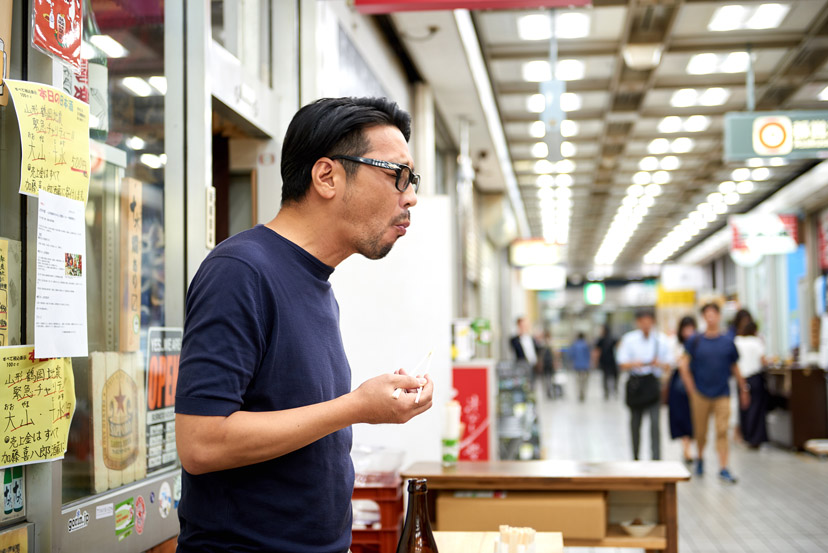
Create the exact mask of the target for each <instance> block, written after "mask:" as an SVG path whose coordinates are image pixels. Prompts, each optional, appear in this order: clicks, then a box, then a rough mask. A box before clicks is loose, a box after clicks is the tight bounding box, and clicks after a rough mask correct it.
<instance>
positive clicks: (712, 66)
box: [685, 52, 720, 75]
mask: <svg viewBox="0 0 828 553" xmlns="http://www.w3.org/2000/svg"><path fill="white" fill-rule="evenodd" d="M719 63H720V62H719V57H718V56H717V55H716V54H712V53H709V52H705V53H702V54H695V55H693V56H691V57H690V61H689V62H687V68H686V69H685V71H687V73H689V74H690V75H707V74H709V73H716V67H717V66H718V65H719Z"/></svg>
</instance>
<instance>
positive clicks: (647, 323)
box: [635, 315, 654, 334]
mask: <svg viewBox="0 0 828 553" xmlns="http://www.w3.org/2000/svg"><path fill="white" fill-rule="evenodd" d="M635 322H636V324H637V325H638V329H639V330H640V331H641V332H643V333H644V334H649V333H650V331H651V330H652V329H653V322H654V321H653V318H652V317H650V316H649V315H644V316H643V317H638V318H637V319H636V320H635Z"/></svg>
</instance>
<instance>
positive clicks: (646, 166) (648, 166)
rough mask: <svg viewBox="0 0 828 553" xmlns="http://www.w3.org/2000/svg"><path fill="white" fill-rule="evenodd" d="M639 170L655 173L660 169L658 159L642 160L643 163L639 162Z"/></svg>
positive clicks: (647, 158)
mask: <svg viewBox="0 0 828 553" xmlns="http://www.w3.org/2000/svg"><path fill="white" fill-rule="evenodd" d="M638 168H639V169H641V170H642V171H655V170H656V169H658V158H656V157H653V156H647V157H645V158H641V161H639V162H638Z"/></svg>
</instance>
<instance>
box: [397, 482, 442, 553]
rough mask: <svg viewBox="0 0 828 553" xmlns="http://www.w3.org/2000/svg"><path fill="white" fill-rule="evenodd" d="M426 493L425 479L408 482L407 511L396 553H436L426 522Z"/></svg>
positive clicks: (429, 525) (428, 525) (429, 526)
mask: <svg viewBox="0 0 828 553" xmlns="http://www.w3.org/2000/svg"><path fill="white" fill-rule="evenodd" d="M427 493H428V488H427V486H426V479H425V478H417V479H414V478H412V479H411V480H409V481H408V510H407V511H406V513H405V524H404V525H403V531H402V535H401V536H400V542H399V543H398V544H397V553H437V544H436V543H435V542H434V534H432V533H431V523H430V522H429V520H428V504H427V503H426V495H427Z"/></svg>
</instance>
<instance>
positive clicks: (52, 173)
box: [5, 80, 90, 204]
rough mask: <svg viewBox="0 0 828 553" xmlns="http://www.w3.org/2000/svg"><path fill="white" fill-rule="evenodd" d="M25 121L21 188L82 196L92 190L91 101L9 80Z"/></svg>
mask: <svg viewBox="0 0 828 553" xmlns="http://www.w3.org/2000/svg"><path fill="white" fill-rule="evenodd" d="M5 82H6V84H8V85H9V90H10V91H11V94H12V99H13V100H14V110H15V112H16V113H17V120H18V123H19V126H20V143H21V152H22V156H21V171H20V193H21V194H26V195H28V196H37V195H38V193H39V191H40V190H46V191H47V192H51V193H52V194H56V195H58V196H64V197H66V198H71V199H73V200H80V201H81V202H83V203H84V204H85V203H86V198H87V195H88V192H89V175H90V173H89V106H88V105H87V104H85V103H83V102H81V101H80V100H78V99H76V98H73V97H71V96H69V95H68V94H65V93H64V92H62V91H60V90H58V89H56V88H53V87H51V86H48V85H45V84H41V83H33V82H25V81H12V80H6V81H5Z"/></svg>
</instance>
